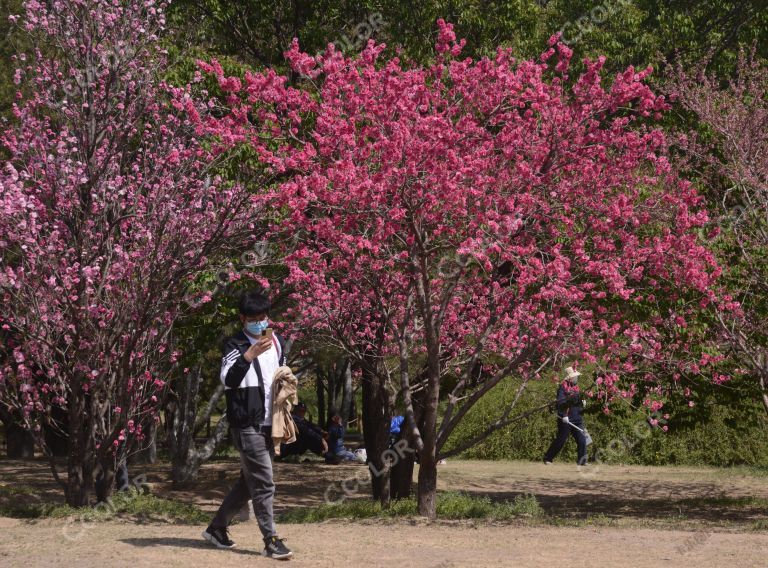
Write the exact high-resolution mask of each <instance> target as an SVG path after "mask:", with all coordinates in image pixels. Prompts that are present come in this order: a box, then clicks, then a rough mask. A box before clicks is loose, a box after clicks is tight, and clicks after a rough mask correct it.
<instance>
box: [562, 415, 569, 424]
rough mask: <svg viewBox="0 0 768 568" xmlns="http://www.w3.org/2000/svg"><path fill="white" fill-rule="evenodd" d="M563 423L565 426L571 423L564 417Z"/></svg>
mask: <svg viewBox="0 0 768 568" xmlns="http://www.w3.org/2000/svg"><path fill="white" fill-rule="evenodd" d="M563 423H565V424H568V423H570V420H568V417H567V416H563Z"/></svg>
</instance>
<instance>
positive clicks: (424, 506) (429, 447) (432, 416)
mask: <svg viewBox="0 0 768 568" xmlns="http://www.w3.org/2000/svg"><path fill="white" fill-rule="evenodd" d="M425 325H427V324H425ZM436 337H437V334H436V333H435V332H434V331H432V332H431V333H430V332H429V329H428V333H427V391H426V393H424V415H423V419H422V420H423V425H422V428H421V439H422V441H423V442H424V447H423V448H422V449H421V452H419V488H418V501H419V514H420V515H422V516H424V517H427V518H430V519H434V518H435V517H436V516H437V406H438V403H439V400H440V349H439V345H438V342H437V339H436Z"/></svg>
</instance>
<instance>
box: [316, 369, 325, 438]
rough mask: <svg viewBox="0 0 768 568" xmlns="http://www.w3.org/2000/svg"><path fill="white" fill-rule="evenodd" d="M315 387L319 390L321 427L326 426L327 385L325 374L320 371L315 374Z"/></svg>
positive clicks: (319, 419)
mask: <svg viewBox="0 0 768 568" xmlns="http://www.w3.org/2000/svg"><path fill="white" fill-rule="evenodd" d="M315 389H316V390H317V420H318V425H320V427H325V387H324V386H323V375H322V373H320V372H318V373H317V375H315Z"/></svg>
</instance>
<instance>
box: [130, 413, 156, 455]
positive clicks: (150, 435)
mask: <svg viewBox="0 0 768 568" xmlns="http://www.w3.org/2000/svg"><path fill="white" fill-rule="evenodd" d="M139 444H140V447H139V449H138V450H137V451H136V453H135V454H134V455H133V457H132V458H131V463H138V464H152V463H155V462H156V461H157V422H155V420H152V421H151V422H150V423H149V428H148V429H147V436H146V439H145V440H144V441H142V442H139Z"/></svg>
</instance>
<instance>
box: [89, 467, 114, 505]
mask: <svg viewBox="0 0 768 568" xmlns="http://www.w3.org/2000/svg"><path fill="white" fill-rule="evenodd" d="M100 466H101V468H100V471H99V473H98V476H97V477H96V483H94V488H95V489H96V502H97V503H106V502H107V501H108V500H109V498H110V497H111V496H112V493H113V491H114V488H115V460H114V458H113V457H112V456H111V455H110V457H109V458H107V459H106V460H105V461H104V462H103V463H101V464H100Z"/></svg>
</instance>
